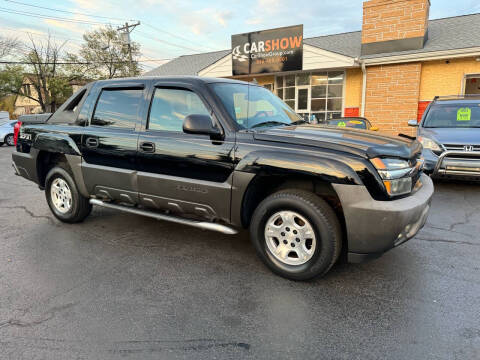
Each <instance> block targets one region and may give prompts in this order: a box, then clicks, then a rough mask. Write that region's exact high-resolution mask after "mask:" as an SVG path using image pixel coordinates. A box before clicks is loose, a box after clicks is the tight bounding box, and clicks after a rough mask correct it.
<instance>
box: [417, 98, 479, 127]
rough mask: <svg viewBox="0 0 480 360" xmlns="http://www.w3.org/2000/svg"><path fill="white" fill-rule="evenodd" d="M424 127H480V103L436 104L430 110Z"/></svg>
mask: <svg viewBox="0 0 480 360" xmlns="http://www.w3.org/2000/svg"><path fill="white" fill-rule="evenodd" d="M423 127H426V128H474V127H480V104H445V105H434V106H432V107H431V108H430V110H429V111H428V114H427V117H426V118H425V122H424V123H423Z"/></svg>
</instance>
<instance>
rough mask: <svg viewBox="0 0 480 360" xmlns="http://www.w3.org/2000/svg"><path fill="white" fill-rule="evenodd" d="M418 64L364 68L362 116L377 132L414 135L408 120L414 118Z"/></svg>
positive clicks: (416, 102) (418, 90) (418, 73)
mask: <svg viewBox="0 0 480 360" xmlns="http://www.w3.org/2000/svg"><path fill="white" fill-rule="evenodd" d="M421 68H422V65H421V63H408V64H392V65H380V66H371V67H367V89H366V90H367V91H366V97H365V117H366V118H367V119H369V120H370V121H371V122H372V125H374V126H378V127H379V128H380V131H382V132H385V133H389V134H392V135H398V134H399V133H403V134H408V135H414V132H415V129H414V128H412V127H409V126H408V124H407V123H408V120H411V119H417V113H418V98H419V92H420V73H421Z"/></svg>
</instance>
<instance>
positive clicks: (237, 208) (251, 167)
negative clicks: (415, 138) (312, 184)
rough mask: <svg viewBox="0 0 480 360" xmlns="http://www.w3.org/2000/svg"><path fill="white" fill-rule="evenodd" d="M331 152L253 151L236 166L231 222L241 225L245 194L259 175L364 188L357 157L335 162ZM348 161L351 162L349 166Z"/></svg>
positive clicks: (359, 162) (338, 159) (360, 163)
mask: <svg viewBox="0 0 480 360" xmlns="http://www.w3.org/2000/svg"><path fill="white" fill-rule="evenodd" d="M329 155H330V154H329V153H321V152H319V153H318V154H312V155H310V154H305V153H293V152H291V151H282V150H276V151H270V150H269V151H261V150H259V151H253V152H251V153H249V154H247V155H246V156H245V157H244V158H243V159H242V160H241V161H240V162H239V163H238V164H237V166H236V167H235V172H234V176H233V184H232V205H231V209H232V212H231V221H232V223H233V224H235V225H238V226H242V211H243V206H244V200H245V195H246V194H247V190H248V189H249V188H250V186H251V185H252V184H254V180H255V179H256V178H257V176H259V175H267V176H275V175H280V176H296V175H300V176H308V177H311V178H316V179H318V180H319V181H323V182H327V183H330V184H345V185H361V184H362V180H361V179H360V177H359V175H358V174H357V172H356V171H355V170H354V168H353V167H352V166H355V167H356V168H362V166H363V167H364V165H363V164H362V162H361V161H360V160H356V159H354V158H348V159H345V161H342V158H341V157H339V158H337V159H333V158H332V157H328V156H329ZM347 162H348V163H347Z"/></svg>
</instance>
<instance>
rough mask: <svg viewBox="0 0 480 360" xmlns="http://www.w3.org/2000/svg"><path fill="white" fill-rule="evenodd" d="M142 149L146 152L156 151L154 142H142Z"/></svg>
mask: <svg viewBox="0 0 480 360" xmlns="http://www.w3.org/2000/svg"><path fill="white" fill-rule="evenodd" d="M140 150H141V151H143V152H145V153H154V152H155V144H154V143H152V142H148V141H145V142H142V143H140Z"/></svg>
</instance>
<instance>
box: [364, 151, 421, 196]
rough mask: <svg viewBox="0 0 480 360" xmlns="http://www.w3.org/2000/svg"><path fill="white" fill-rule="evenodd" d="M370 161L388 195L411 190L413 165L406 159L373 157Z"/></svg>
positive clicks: (396, 194) (401, 193) (405, 192)
mask: <svg viewBox="0 0 480 360" xmlns="http://www.w3.org/2000/svg"><path fill="white" fill-rule="evenodd" d="M370 161H371V163H372V164H373V166H375V168H376V169H377V171H378V174H379V175H380V177H381V178H382V180H383V184H384V185H385V189H386V190H387V193H388V195H390V196H399V195H405V194H409V193H410V192H411V191H412V177H411V174H412V172H413V170H414V167H412V166H410V164H409V162H408V161H407V160H402V159H381V158H375V159H371V160H370Z"/></svg>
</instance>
